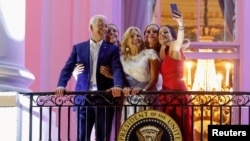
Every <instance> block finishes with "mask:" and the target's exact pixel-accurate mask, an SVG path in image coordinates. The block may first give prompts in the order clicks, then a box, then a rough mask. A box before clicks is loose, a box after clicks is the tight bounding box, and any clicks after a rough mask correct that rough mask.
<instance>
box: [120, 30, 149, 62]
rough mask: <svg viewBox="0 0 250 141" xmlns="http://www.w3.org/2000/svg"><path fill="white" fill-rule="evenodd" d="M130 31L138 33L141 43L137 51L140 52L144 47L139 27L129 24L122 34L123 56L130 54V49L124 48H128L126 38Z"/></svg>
mask: <svg viewBox="0 0 250 141" xmlns="http://www.w3.org/2000/svg"><path fill="white" fill-rule="evenodd" d="M132 31H136V32H138V33H139V35H140V38H141V45H140V47H139V52H141V51H142V50H143V49H146V46H145V43H144V40H143V38H142V34H141V31H140V29H139V28H138V27H134V26H131V27H129V28H128V29H127V30H126V31H125V33H124V34H123V37H122V42H121V53H122V54H124V55H125V58H127V57H128V56H129V55H130V54H131V53H130V51H127V50H126V48H128V38H129V37H130V36H131V34H132Z"/></svg>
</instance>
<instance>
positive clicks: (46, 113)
mask: <svg viewBox="0 0 250 141" xmlns="http://www.w3.org/2000/svg"><path fill="white" fill-rule="evenodd" d="M22 95H23V98H24V99H26V101H29V104H26V106H23V107H27V109H29V110H28V111H29V122H28V124H29V126H28V128H27V129H28V131H27V133H28V135H22V137H24V136H29V137H28V138H29V140H30V141H33V140H73V141H75V140H78V138H77V137H78V132H79V131H78V128H77V127H79V126H78V123H79V122H78V121H77V119H78V116H79V112H77V111H78V110H77V109H79V108H80V107H85V106H83V105H82V104H83V102H84V99H82V97H83V96H84V95H85V96H86V99H85V100H86V101H88V102H89V103H90V104H91V105H93V106H96V107H99V106H103V107H114V108H115V117H114V122H113V123H114V126H113V127H114V129H112V137H111V139H110V140H119V138H118V137H117V136H118V134H119V126H117V125H116V124H117V123H119V122H118V121H119V120H120V118H119V116H121V115H120V114H121V111H120V109H122V108H123V109H124V108H128V107H134V110H135V113H136V112H138V111H136V110H137V107H142V108H141V109H143V110H148V109H154V110H160V111H161V110H162V109H164V108H166V107H172V108H175V107H182V108H183V109H184V108H187V107H189V108H191V109H192V114H191V115H192V127H193V130H192V134H193V135H192V139H193V141H206V140H207V136H208V134H207V133H208V125H244V124H248V125H249V124H250V121H249V115H250V114H249V113H250V108H249V105H250V92H207V91H206V92H205V91H202V92H201V91H199V92H198V91H188V92H186V91H146V92H141V93H140V94H139V95H137V98H130V97H120V98H111V99H110V97H111V94H110V93H106V92H104V91H96V92H67V93H65V95H64V96H63V97H57V96H55V95H54V93H53V92H39V93H35V92H33V93H22ZM187 95H188V96H189V99H188V100H187V101H185V100H183V97H184V96H187ZM96 97H98V99H99V100H96ZM107 97H109V98H107ZM100 99H101V100H100ZM103 101H105V102H103ZM124 101H127V102H128V103H129V104H126V105H124ZM104 103H107V105H105V104H104ZM24 105H25V104H24ZM27 109H26V111H27ZM74 109H76V110H75V111H76V112H73V111H74ZM122 116H124V117H123V118H124V119H125V120H126V119H127V118H128V117H127V114H126V112H125V114H123V115H122ZM25 126H27V125H25ZM22 128H24V127H22ZM180 128H181V129H184V128H185V127H180Z"/></svg>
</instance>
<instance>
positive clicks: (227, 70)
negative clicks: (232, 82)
mask: <svg viewBox="0 0 250 141" xmlns="http://www.w3.org/2000/svg"><path fill="white" fill-rule="evenodd" d="M230 69H231V63H226V80H225V85H226V86H229V73H230Z"/></svg>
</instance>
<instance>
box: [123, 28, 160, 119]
mask: <svg viewBox="0 0 250 141" xmlns="http://www.w3.org/2000/svg"><path fill="white" fill-rule="evenodd" d="M121 54H122V55H121V57H120V60H121V63H122V67H123V71H124V74H125V77H126V81H127V87H125V88H124V89H123V93H124V95H125V96H126V97H127V99H125V100H124V104H125V105H130V104H131V103H133V104H136V105H140V104H144V96H142V95H136V94H137V93H139V92H140V91H141V90H144V91H147V90H156V82H157V79H158V74H159V62H160V59H159V57H158V55H157V53H156V51H155V50H154V49H146V46H145V43H144V41H143V38H142V34H141V31H140V29H139V28H137V27H133V26H132V27H129V28H128V29H127V30H126V31H125V33H124V35H123V38H122V42H121ZM128 101H129V102H128ZM125 110H126V112H125ZM140 110H143V106H137V108H136V111H135V108H134V107H133V106H131V107H125V108H124V109H123V113H122V117H121V118H122V120H121V121H122V122H123V120H124V118H126V117H124V112H125V113H127V117H128V116H130V115H132V114H134V113H135V112H138V111H140Z"/></svg>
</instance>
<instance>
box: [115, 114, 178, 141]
mask: <svg viewBox="0 0 250 141" xmlns="http://www.w3.org/2000/svg"><path fill="white" fill-rule="evenodd" d="M118 141H182V134H181V130H180V128H179V126H178V124H177V123H176V122H175V120H174V119H173V118H171V117H170V116H169V115H167V114H165V113H163V112H161V111H157V110H145V111H140V112H137V113H135V114H133V115H131V116H130V117H129V118H127V119H126V120H125V121H124V123H123V124H122V126H121V129H120V131H119V133H118Z"/></svg>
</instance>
